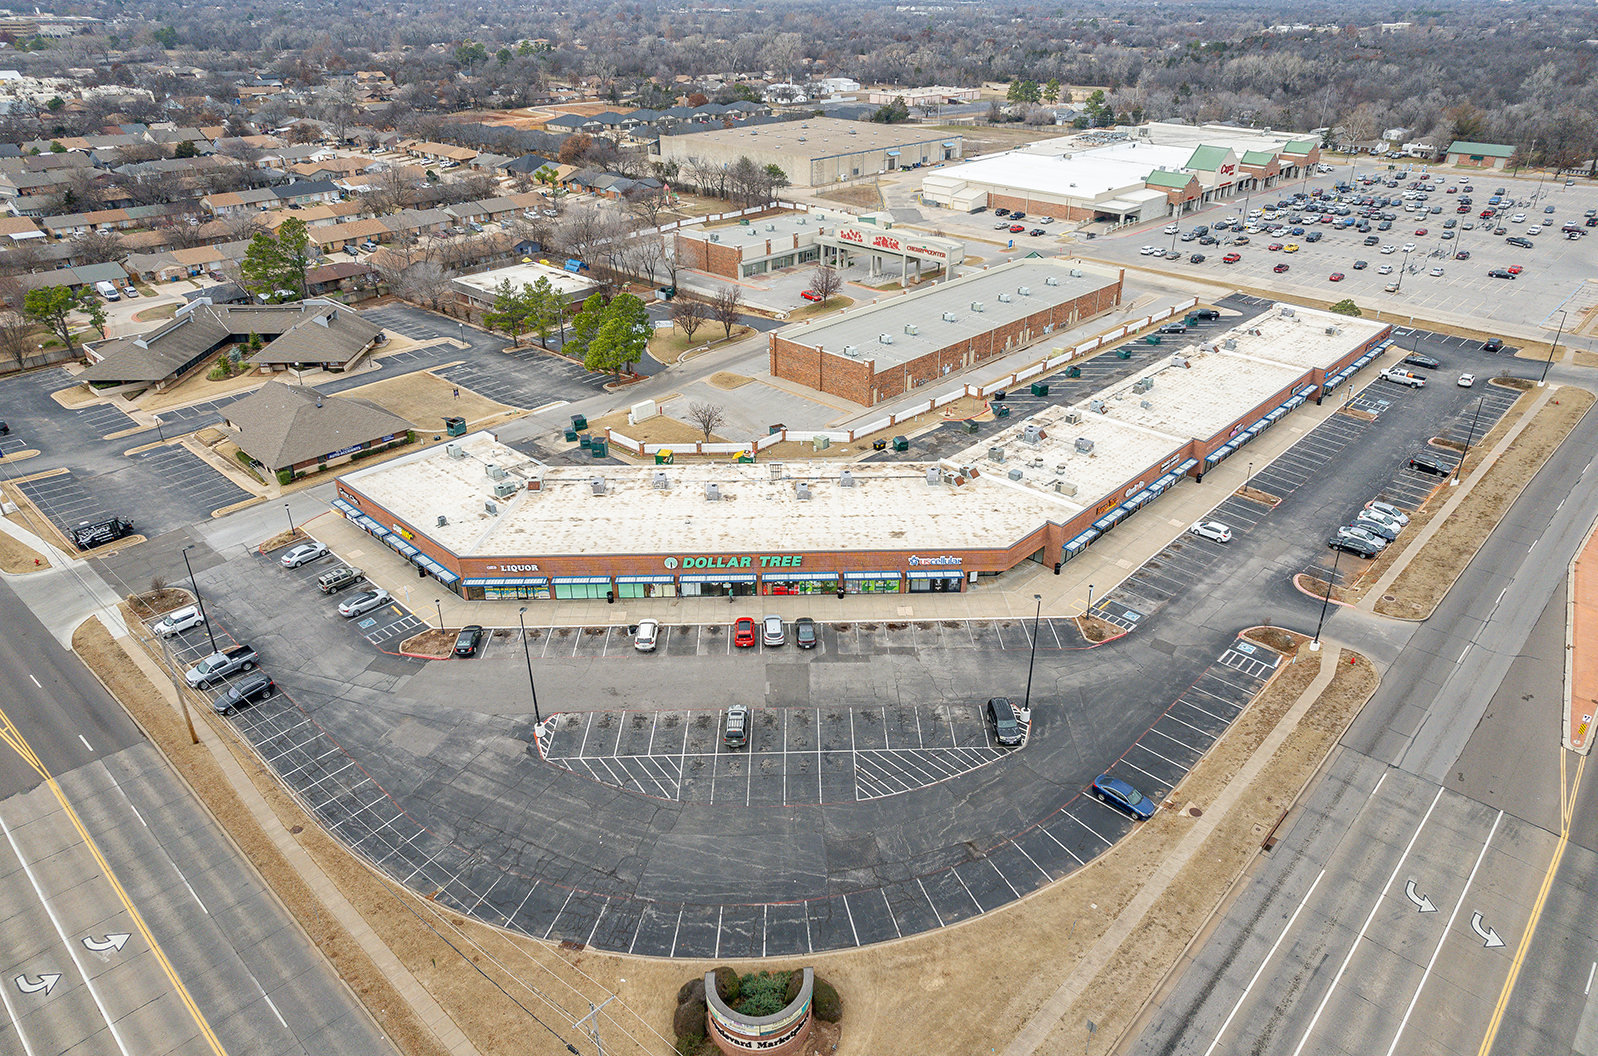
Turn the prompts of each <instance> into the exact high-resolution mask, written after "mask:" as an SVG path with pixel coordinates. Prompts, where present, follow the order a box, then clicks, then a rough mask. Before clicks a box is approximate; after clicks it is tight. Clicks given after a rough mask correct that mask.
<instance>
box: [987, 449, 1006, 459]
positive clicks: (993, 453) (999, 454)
mask: <svg viewBox="0 0 1598 1056" xmlns="http://www.w3.org/2000/svg"><path fill="white" fill-rule="evenodd" d="M988 461H989V462H1003V461H1004V448H1002V447H990V448H988Z"/></svg>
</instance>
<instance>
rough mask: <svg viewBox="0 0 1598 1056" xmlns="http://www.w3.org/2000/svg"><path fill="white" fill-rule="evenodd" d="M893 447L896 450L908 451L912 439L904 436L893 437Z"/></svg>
mask: <svg viewBox="0 0 1598 1056" xmlns="http://www.w3.org/2000/svg"><path fill="white" fill-rule="evenodd" d="M893 449H894V450H895V451H908V450H910V441H908V440H906V439H905V438H904V437H902V436H896V437H894V438H893Z"/></svg>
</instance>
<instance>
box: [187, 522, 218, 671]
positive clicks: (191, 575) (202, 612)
mask: <svg viewBox="0 0 1598 1056" xmlns="http://www.w3.org/2000/svg"><path fill="white" fill-rule="evenodd" d="M193 549H194V544H193V543H190V544H189V545H188V546H185V547H184V548H183V549H182V550H180V551H178V552H179V553H180V554H182V555H183V567H184V568H186V569H188V570H189V589H191V590H193V591H194V606H195V608H197V609H199V610H200V618H201V619H202V620H205V636H206V637H207V638H209V639H211V652H213V653H214V652H216V651H217V648H216V635H215V634H213V633H211V621H210V620H209V619H206V617H205V602H204V601H202V600H201V599H200V585H199V584H198V583H196V582H195V581H194V566H193V565H191V564H189V551H190V550H193Z"/></svg>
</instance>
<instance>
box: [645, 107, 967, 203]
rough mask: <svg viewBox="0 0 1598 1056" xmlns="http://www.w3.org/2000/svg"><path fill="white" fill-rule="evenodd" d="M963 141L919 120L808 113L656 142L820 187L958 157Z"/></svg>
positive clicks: (664, 153)
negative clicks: (774, 170) (883, 121)
mask: <svg viewBox="0 0 1598 1056" xmlns="http://www.w3.org/2000/svg"><path fill="white" fill-rule="evenodd" d="M961 143H962V140H961V138H960V136H958V135H951V134H949V133H946V132H938V133H932V132H929V131H928V130H927V129H925V128H923V127H921V126H918V125H879V124H875V123H871V122H864V121H842V120H839V119H837V118H831V117H812V118H810V119H808V120H805V121H786V122H782V123H779V124H770V125H759V126H756V127H753V128H747V127H745V128H720V129H715V130H713V131H710V132H693V133H689V134H687V135H682V136H661V137H660V141H659V144H658V146H659V150H660V157H661V160H662V161H674V162H676V163H677V164H678V165H679V166H684V167H686V166H688V165H689V164H690V163H691V162H694V161H698V162H709V163H710V164H713V165H734V164H736V163H737V162H738V159H739V158H748V159H749V160H750V161H752V162H754V163H755V164H757V165H760V166H766V165H776V166H778V167H779V168H781V169H782V171H783V172H784V173H786V174H787V176H788V182H789V183H790V184H792V185H793V186H795V187H824V186H826V185H827V184H831V183H838V182H840V181H843V180H850V179H857V178H859V177H862V176H875V175H876V174H878V173H883V172H892V171H894V170H895V169H914V168H920V167H921V166H923V165H933V164H936V163H938V162H943V161H952V160H955V159H958V158H959V157H960V149H961Z"/></svg>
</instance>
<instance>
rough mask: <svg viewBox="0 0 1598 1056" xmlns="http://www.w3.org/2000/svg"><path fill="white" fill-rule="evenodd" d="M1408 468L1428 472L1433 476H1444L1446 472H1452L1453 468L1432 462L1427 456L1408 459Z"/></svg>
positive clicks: (1418, 471)
mask: <svg viewBox="0 0 1598 1056" xmlns="http://www.w3.org/2000/svg"><path fill="white" fill-rule="evenodd" d="M1409 468H1410V469H1413V470H1415V471H1416V472H1417V473H1430V474H1431V475H1432V476H1434V477H1446V476H1448V474H1450V473H1452V472H1453V470H1452V469H1450V468H1448V467H1447V466H1440V465H1438V464H1437V463H1436V462H1433V461H1431V460H1430V459H1427V458H1412V459H1410V460H1409Z"/></svg>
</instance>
